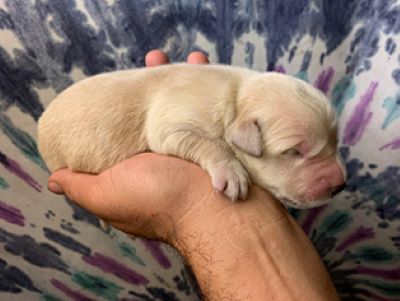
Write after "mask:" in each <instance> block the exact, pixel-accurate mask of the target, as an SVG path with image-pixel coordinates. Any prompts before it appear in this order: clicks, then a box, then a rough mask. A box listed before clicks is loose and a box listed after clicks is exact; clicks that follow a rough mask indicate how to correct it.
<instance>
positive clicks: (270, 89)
mask: <svg viewBox="0 0 400 301" xmlns="http://www.w3.org/2000/svg"><path fill="white" fill-rule="evenodd" d="M336 135H337V124H336V118H335V113H334V110H333V109H332V107H331V106H330V104H329V102H328V100H327V99H326V98H325V96H324V95H323V94H322V93H320V92H319V91H317V90H316V89H314V88H313V87H312V86H311V85H309V84H307V83H306V82H303V81H301V80H298V79H295V78H293V77H290V76H287V75H283V74H279V73H259V72H256V71H251V70H247V69H243V68H237V67H230V66H218V65H207V66H199V65H188V64H174V65H165V66H159V67H153V68H143V69H136V70H126V71H117V72H112V73H105V74H101V75H97V76H94V77H91V78H88V79H85V80H83V81H81V82H78V83H76V84H74V85H72V86H71V87H69V88H68V89H66V90H65V91H64V92H62V93H61V94H60V95H59V96H58V97H57V98H56V99H55V100H54V101H53V102H52V103H51V104H50V105H49V107H48V108H47V110H46V111H45V112H44V113H43V115H42V117H41V118H40V120H39V125H38V144H39V150H40V153H41V155H42V157H43V159H44V160H45V162H46V164H47V166H48V167H49V169H50V171H55V170H57V169H59V168H63V167H67V168H70V169H72V170H74V171H80V172H88V173H95V174H96V173H100V172H101V171H103V170H105V169H106V168H109V167H111V166H112V165H114V164H116V163H118V162H120V161H123V160H125V159H127V158H129V157H131V156H133V155H135V154H137V153H141V152H145V151H153V152H156V153H162V154H169V155H174V156H177V157H181V158H184V159H187V160H190V161H193V162H195V163H197V164H199V165H200V166H201V167H202V168H204V169H205V170H206V171H207V172H208V173H209V175H210V177H211V181H212V185H213V187H214V188H215V190H216V191H219V192H223V193H224V194H225V195H226V196H227V197H228V198H230V199H231V200H237V199H245V198H246V196H247V192H248V186H249V184H250V181H253V182H255V183H257V184H259V185H260V186H262V187H263V188H265V189H267V190H269V191H270V192H272V193H273V194H274V195H275V196H276V197H277V198H278V199H280V200H281V201H282V202H283V203H284V204H285V205H288V206H291V207H296V208H310V207H315V206H318V205H322V204H325V203H326V202H327V201H328V200H329V199H330V197H331V196H332V195H333V194H335V193H337V192H338V191H339V190H340V189H341V187H342V186H343V184H344V182H345V178H346V175H345V171H344V168H343V164H342V162H341V160H340V158H339V156H338V154H337V151H336V145H337V137H336Z"/></svg>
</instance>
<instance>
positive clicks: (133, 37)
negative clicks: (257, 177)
mask: <svg viewBox="0 0 400 301" xmlns="http://www.w3.org/2000/svg"><path fill="white" fill-rule="evenodd" d="M0 29H1V30H2V31H0V35H1V34H2V33H3V32H7V33H8V34H9V35H11V36H13V37H14V38H15V39H16V40H17V41H18V43H19V44H20V45H12V47H10V45H8V44H7V43H6V42H3V41H0V129H1V132H0V133H2V136H0V154H1V156H2V157H1V158H3V159H4V160H3V161H2V165H1V166H0V168H3V169H1V172H2V174H1V176H0V200H1V203H0V205H1V206H3V207H1V208H0V212H1V214H3V215H0V218H1V220H0V246H1V248H2V249H1V250H2V251H1V252H0V292H3V293H4V294H6V293H7V294H10V293H12V294H19V296H22V299H26V300H30V299H37V298H36V297H35V296H37V294H42V295H41V298H42V300H65V299H74V300H96V299H99V298H103V299H106V300H200V298H201V297H200V296H199V295H198V294H197V293H196V285H195V284H192V283H191V281H190V279H191V276H190V275H191V274H190V273H189V272H187V270H185V269H182V267H181V265H180V262H179V261H178V260H174V256H169V257H166V255H165V254H164V252H165V249H163V248H159V247H158V246H157V248H153V249H152V252H153V254H151V253H147V251H146V250H147V249H146V248H148V245H147V246H146V244H144V243H143V242H141V241H140V240H136V241H133V242H132V241H131V240H130V239H129V238H127V237H125V236H124V235H123V234H121V233H120V232H116V231H111V232H108V233H105V232H103V231H102V230H101V229H100V227H99V222H98V219H97V218H96V217H94V216H93V215H91V214H89V213H88V212H86V211H85V210H83V209H82V208H80V207H78V206H77V205H75V204H74V203H72V202H70V201H68V200H65V202H60V199H56V197H54V196H50V195H48V194H47V193H46V191H45V190H44V189H41V188H40V189H39V188H38V187H39V186H38V185H36V184H35V185H33V182H32V180H37V181H40V184H41V186H43V187H44V186H45V185H46V182H45V181H46V177H47V175H48V174H47V171H46V168H45V166H44V164H43V161H42V160H41V158H40V156H39V154H38V152H37V147H36V143H35V138H34V134H33V131H32V128H33V127H35V121H36V120H37V119H38V118H39V116H40V115H41V114H42V112H43V110H44V106H45V105H44V104H45V103H46V104H47V103H48V101H49V100H50V99H49V96H46V93H45V92H49V91H51V94H52V95H55V94H56V93H59V92H61V91H62V90H64V89H65V88H66V87H68V86H69V85H71V84H72V83H73V82H75V81H76V80H77V79H79V76H77V73H79V72H81V73H82V74H83V75H84V76H89V75H93V74H97V73H100V72H105V71H111V70H115V69H127V68H132V67H136V66H143V65H144V55H145V53H146V52H147V51H148V50H150V49H153V48H164V50H165V51H166V52H167V53H168V54H169V56H170V58H171V59H172V60H173V61H180V60H184V59H185V57H186V56H187V55H188V53H190V52H191V51H193V50H201V51H204V52H206V53H207V54H210V57H211V59H213V60H215V61H218V62H220V63H225V64H230V63H232V62H233V58H235V63H238V62H241V64H242V65H243V66H247V67H248V68H255V69H260V61H259V57H260V54H262V55H264V57H265V59H264V62H263V63H266V64H265V66H266V69H267V70H275V69H276V68H277V67H279V69H280V70H286V72H287V73H289V74H293V75H295V76H297V77H298V78H301V79H303V80H305V81H308V82H311V83H314V82H316V79H317V78H320V79H321V80H322V81H320V82H318V85H319V86H320V88H323V90H324V92H326V93H327V95H328V96H330V97H331V100H332V104H333V105H334V106H335V108H336V110H337V113H338V116H339V118H340V124H339V128H340V129H341V134H342V133H343V130H344V126H343V125H346V124H352V125H355V126H356V127H357V128H358V131H361V133H358V132H357V133H358V134H360V139H359V140H357V142H356V143H355V145H354V146H351V147H349V146H345V147H342V148H341V152H342V155H343V157H344V160H345V162H346V168H347V171H348V175H349V180H348V186H347V189H346V191H345V192H344V193H343V194H341V195H339V196H338V201H337V202H335V203H333V204H332V205H330V206H329V207H328V208H326V209H324V210H320V211H317V210H316V211H313V210H310V211H300V210H291V212H292V213H293V215H294V216H295V217H296V219H297V220H298V221H299V223H300V224H302V223H303V222H304V221H306V220H308V221H310V220H311V221H312V222H311V223H310V222H307V223H308V224H307V231H308V233H310V237H311V239H312V240H313V242H314V243H315V246H316V247H317V249H318V251H319V253H320V254H321V256H322V257H323V258H324V261H325V263H326V265H327V267H328V269H329V272H330V273H331V276H332V279H333V280H334V283H335V285H336V288H337V289H338V291H339V293H340V295H341V297H342V299H343V300H351V301H353V300H399V298H400V291H399V289H398V280H399V279H400V276H399V273H400V272H399V271H400V266H399V260H398V259H399V257H400V237H399V235H398V228H399V227H400V224H399V223H400V190H399V187H400V186H399V183H400V167H399V164H400V156H399V151H400V147H399V146H396V145H397V144H393V147H390V148H382V145H386V144H388V143H390V142H391V141H395V140H396V138H398V133H399V132H400V130H399V129H400V123H399V117H400V111H399V110H400V109H399V108H400V106H399V97H400V96H399V94H398V93H397V90H398V87H399V85H400V68H399V66H400V53H399V47H398V45H399V43H400V40H399V33H400V3H399V1H398V0H385V1H380V0H337V1H320V0H287V1H278V0H267V1H261V0H235V1H228V0H222V1H219V0H208V1H205V0H204V1H203V0H195V1H189V0H178V1H169V0H151V1H145V0H140V1H129V0H117V1H106V0H96V1H92V0H57V1H50V0H39V1H33V0H21V1H13V0H6V1H1V2H0ZM200 36H202V37H203V39H200ZM260 41H261V42H260ZM261 44H263V45H264V47H261V48H260V46H259V45H261ZM320 45H323V46H320ZM237 52H240V53H244V54H241V55H236V53H237ZM240 60H241V61H240ZM332 62H333V63H332ZM332 67H333V68H332ZM324 70H330V71H331V72H330V73H329V74H330V76H324V74H325V73H323V72H324ZM378 74H379V75H378ZM325 75H326V74H325ZM364 75H365V76H366V77H368V80H365V77H363V76H364ZM372 82H375V83H378V82H379V85H378V88H377V90H376V91H374V92H375V95H374V98H373V101H371V102H368V104H367V105H368V106H369V107H368V109H369V110H371V113H372V114H371V115H368V116H371V117H370V118H371V120H369V122H368V124H367V125H368V126H366V125H365V126H363V125H362V124H357V119H354V120H350V119H351V118H353V117H352V116H353V115H352V113H353V112H354V108H357V107H358V108H359V109H360V111H362V112H364V111H365V110H366V109H367V108H366V107H360V105H362V103H361V104H360V102H359V99H360V95H363V94H364V93H365V92H366V91H367V89H368V86H369V85H370V83H372ZM388 91H391V92H388ZM393 91H394V92H393ZM15 111H18V114H17V113H16V112H15ZM365 112H366V111H365ZM368 112H369V111H368ZM19 114H23V116H24V118H23V120H21V119H20V115H19ZM356 115H357V114H356ZM356 115H354V116H355V117H354V118H356V117H357V116H356ZM349 121H351V122H350V123H349ZM348 130H349V131H350V132H352V131H353V130H355V129H348ZM361 134H362V135H361ZM361 138H362V139H361ZM352 141H353V140H352ZM4 164H5V165H4ZM13 164H14V165H13ZM16 164H18V165H16ZM4 167H7V168H4ZM24 177H25V178H24ZM27 177H34V178H35V179H30V178H27ZM21 180H23V181H25V182H21ZM27 183H30V184H32V185H33V186H32V187H36V190H33V189H31V188H32V187H29V185H26V184H27ZM35 183H36V182H35ZM26 187H27V188H29V189H30V190H26ZM32 208H35V209H34V210H33V209H32ZM312 214H314V215H313V216H312V218H311V219H310V218H308V217H310V216H311V215H312ZM12 218H17V219H18V222H15V221H14V223H12V222H10V221H13V219H12ZM21 219H22V220H23V222H21ZM17 228H18V229H17ZM366 229H367V230H366ZM383 230H384V231H383ZM157 252H161V254H156V253H157ZM94 254H97V255H96V256H97V257H96V260H100V259H99V258H112V257H114V258H116V260H118V261H120V262H118V264H122V265H125V266H127V267H131V268H132V269H137V270H138V272H140V273H139V274H145V275H150V274H152V273H151V271H150V272H149V270H150V269H153V270H156V269H157V268H156V267H160V268H158V269H157V274H155V273H153V276H154V277H153V278H151V279H150V283H149V284H147V285H144V286H143V287H141V288H137V287H131V286H128V285H126V283H124V282H123V281H121V279H119V278H115V277H114V276H115V275H113V274H112V272H111V270H112V268H113V267H110V270H108V271H107V272H106V271H104V272H101V271H100V270H99V269H97V270H95V273H96V274H95V275H93V270H91V272H87V271H85V269H86V268H88V265H87V263H86V262H85V261H84V260H83V258H91V257H90V256H95V255H94ZM99 254H105V255H106V254H108V256H105V255H104V256H103V255H102V256H100V257H99ZM121 255H122V256H121ZM153 256H155V257H153ZM21 258H22V259H23V260H21ZM160 258H167V260H169V261H171V262H172V267H169V268H165V267H167V265H166V264H164V267H162V266H160V264H159V262H160ZM110 262H111V261H110V260H109V261H108V263H109V264H110ZM162 262H166V261H162ZM103 264H105V263H104V262H103ZM118 264H117V265H116V266H119V265H118ZM168 266H169V265H168ZM30 267H31V268H30ZM152 267H153V268H152ZM44 268H46V269H47V270H51V271H54V273H52V275H53V276H46V275H48V274H47V273H40V270H41V269H44ZM103 268H104V269H106V268H105V267H104V266H103ZM114 268H115V267H114ZM388 275H389V276H388ZM49 277H54V278H49ZM113 277H114V278H113ZM60 279H63V280H62V281H61V280H60ZM396 285H397V286H396ZM7 296H9V295H7ZM24 296H25V298H24ZM1 297H2V296H1V293H0V299H2V298H1Z"/></svg>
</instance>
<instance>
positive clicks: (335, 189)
mask: <svg viewBox="0 0 400 301" xmlns="http://www.w3.org/2000/svg"><path fill="white" fill-rule="evenodd" d="M345 188H346V183H344V184H342V185H339V186H336V187H334V188H333V189H332V192H331V197H334V196H335V195H337V194H338V193H339V192H341V191H343V190H344V189H345Z"/></svg>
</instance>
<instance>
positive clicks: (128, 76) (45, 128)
mask: <svg viewBox="0 0 400 301" xmlns="http://www.w3.org/2000/svg"><path fill="white" fill-rule="evenodd" d="M246 72H250V71H246V70H245V69H242V68H235V67H228V66H215V65H213V66H194V65H187V64H175V65H166V66H161V67H154V68H143V69H136V70H126V71H117V72H110V73H105V74H100V75H97V76H93V77H90V78H87V79H85V80H82V81H80V82H78V83H76V84H74V85H72V86H71V87H69V88H68V89H66V90H65V91H63V92H62V93H61V94H60V95H59V96H58V97H56V99H54V100H53V101H52V103H51V104H50V105H49V107H48V108H47V109H46V111H45V112H44V113H43V115H42V116H41V118H40V120H39V124H38V146H39V151H40V153H41V155H42V157H43V159H44V160H45V162H46V163H47V166H48V168H49V169H50V171H55V170H57V169H59V168H62V167H68V168H70V169H73V170H76V171H84V172H91V173H99V172H101V171H102V170H104V169H105V168H107V167H109V166H111V165H113V164H115V163H117V162H120V161H122V160H124V159H127V158H129V157H131V156H132V155H134V154H137V153H139V152H143V151H145V150H147V149H148V144H147V139H146V134H145V129H144V127H145V122H146V114H147V112H148V110H149V106H151V105H163V104H162V102H163V101H168V100H163V99H162V98H160V97H159V96H160V95H162V94H163V93H164V90H165V89H175V90H176V91H184V90H185V89H187V91H190V90H192V88H193V87H195V86H196V85H197V86H203V87H205V88H206V89H207V93H209V98H213V97H214V96H215V93H217V92H216V91H217V90H218V91H219V92H218V93H219V94H223V93H224V92H221V90H223V89H222V88H221V87H222V86H223V85H224V83H226V82H229V81H231V80H232V78H240V77H243V76H244V74H245V73H246ZM225 86H226V89H230V87H229V85H225ZM213 90H216V91H213ZM213 92H215V93H213ZM188 95H189V94H188ZM216 98H218V97H216ZM155 101H158V102H159V103H153V102H155ZM178 105H187V103H186V104H185V101H183V102H182V103H181V104H178Z"/></svg>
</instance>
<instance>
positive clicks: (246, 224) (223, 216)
mask: <svg viewBox="0 0 400 301" xmlns="http://www.w3.org/2000/svg"><path fill="white" fill-rule="evenodd" d="M203 202H204V203H203V204H202V205H199V206H198V207H197V208H195V210H193V211H191V212H190V213H188V214H187V215H186V217H185V218H184V219H182V220H181V222H180V224H179V226H180V227H179V231H177V236H176V240H175V241H174V242H173V244H174V245H175V247H176V248H177V249H178V250H179V251H180V252H181V253H182V254H183V255H184V257H185V258H186V259H187V260H188V262H189V264H190V265H191V266H192V269H193V271H194V273H195V275H196V277H197V280H198V281H199V284H200V287H201V289H202V291H203V293H204V294H205V295H206V296H207V297H208V298H210V300H214V299H215V300H222V299H223V298H225V299H227V300H266V299H274V298H275V299H278V300H298V299H301V300H305V299H307V300H338V297H337V294H336V291H335V289H334V287H333V285H332V282H331V281H330V278H329V276H328V274H327V272H326V270H325V268H324V266H323V264H322V262H321V260H320V258H319V257H318V255H317V253H316V251H315V249H314V247H313V246H312V244H311V242H310V241H309V240H308V238H307V237H306V236H305V234H304V233H303V232H302V230H301V229H300V228H299V227H298V226H297V224H296V223H295V221H294V220H293V219H292V217H291V216H290V215H289V214H288V213H287V211H286V210H285V209H284V208H283V207H282V206H281V205H280V204H279V203H278V202H277V201H276V200H275V199H273V198H272V197H271V196H270V195H269V194H268V193H267V192H265V191H263V190H262V189H260V188H258V187H257V186H253V188H252V189H251V193H250V196H249V198H248V200H246V201H244V202H237V203H231V202H230V201H228V200H227V199H225V198H224V197H222V196H221V195H215V194H213V193H212V192H209V193H208V194H207V195H206V197H205V198H204V199H203ZM299 296H301V297H299ZM303 297H304V298H303ZM223 300H224V299H223Z"/></svg>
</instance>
